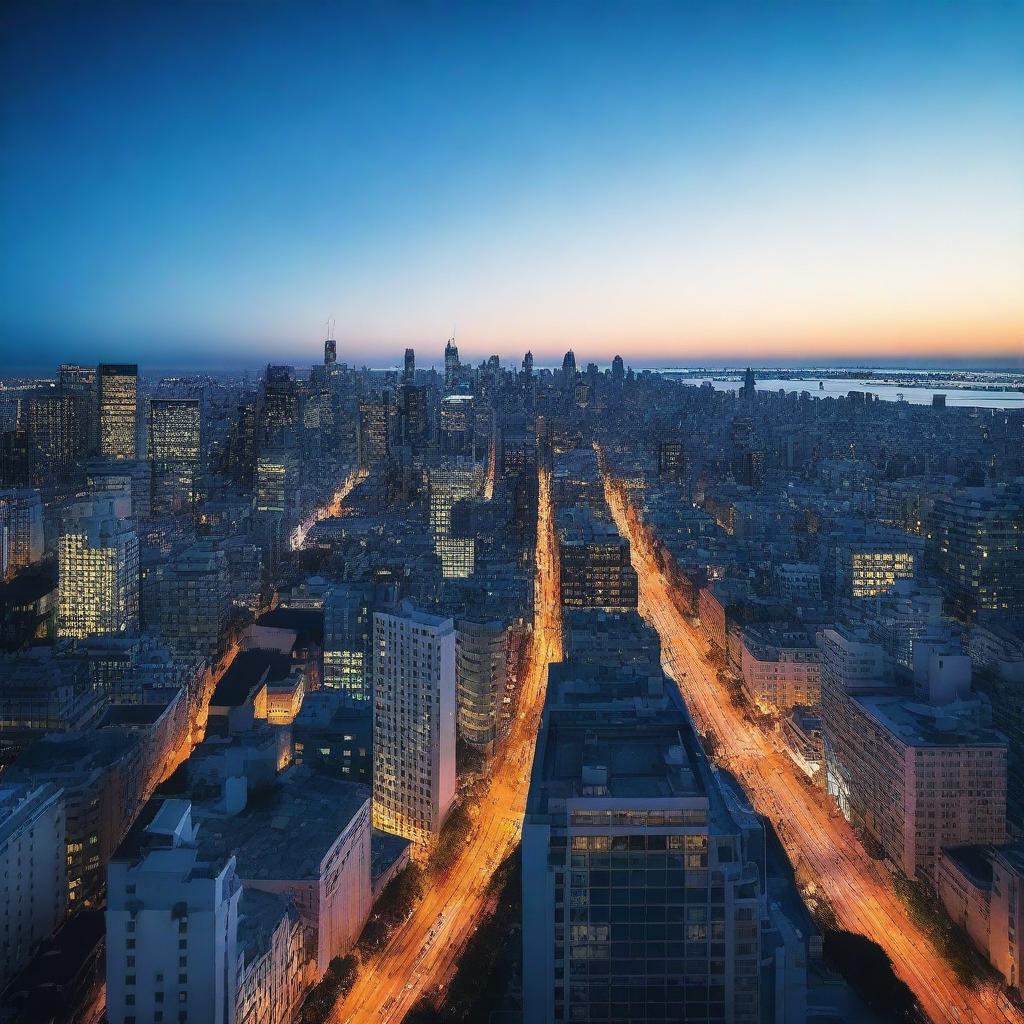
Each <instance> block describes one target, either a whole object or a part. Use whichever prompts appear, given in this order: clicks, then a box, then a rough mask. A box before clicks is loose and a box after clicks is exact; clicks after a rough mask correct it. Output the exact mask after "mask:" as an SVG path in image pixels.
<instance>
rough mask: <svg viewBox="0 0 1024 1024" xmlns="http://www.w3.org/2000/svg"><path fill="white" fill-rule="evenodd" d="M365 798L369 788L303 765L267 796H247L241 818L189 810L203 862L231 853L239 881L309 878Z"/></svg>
mask: <svg viewBox="0 0 1024 1024" xmlns="http://www.w3.org/2000/svg"><path fill="white" fill-rule="evenodd" d="M369 799H370V789H369V787H368V786H363V785H360V784H358V783H354V782H342V781H341V780H339V779H333V778H331V777H329V776H326V775H320V774H317V773H315V772H313V771H311V770H309V769H307V768H304V767H301V766H300V767H293V768H290V769H289V770H288V771H286V772H284V773H282V774H281V775H279V776H278V778H277V782H276V784H275V785H274V786H273V788H272V789H271V790H270V791H269V792H268V793H267V794H266V795H264V794H255V793H254V794H251V795H250V803H249V805H248V806H247V807H246V808H245V810H244V811H242V812H241V813H240V814H236V815H233V816H231V815H227V814H223V813H220V812H218V811H215V810H213V809H212V808H211V807H208V806H200V807H198V808H195V807H194V808H193V814H194V816H195V820H196V821H197V822H198V823H199V848H200V852H201V855H202V856H203V858H204V859H208V860H213V861H217V860H222V859H223V858H224V857H226V856H229V855H230V854H232V853H234V855H235V857H236V858H237V870H238V874H239V876H240V877H241V878H244V879H252V880H278V879H312V878H317V877H318V876H319V873H320V865H321V862H322V861H323V859H324V857H326V856H327V853H328V852H329V851H330V849H331V847H332V846H333V845H334V844H335V842H336V841H337V839H338V837H339V836H340V835H341V833H342V832H343V831H344V830H345V829H346V828H347V827H348V825H349V823H350V822H351V821H352V819H353V818H354V817H355V815H356V814H358V813H359V811H360V810H361V809H362V808H363V807H364V806H366V804H367V803H368V801H369Z"/></svg>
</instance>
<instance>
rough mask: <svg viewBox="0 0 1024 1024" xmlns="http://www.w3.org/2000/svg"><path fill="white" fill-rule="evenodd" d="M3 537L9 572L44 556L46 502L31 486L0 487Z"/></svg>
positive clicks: (0, 534) (0, 524) (0, 576)
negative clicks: (44, 511)
mask: <svg viewBox="0 0 1024 1024" xmlns="http://www.w3.org/2000/svg"><path fill="white" fill-rule="evenodd" d="M0 538H2V539H3V540H4V541H5V542H6V556H7V557H6V562H5V565H6V573H0V579H3V578H6V577H7V576H13V575H14V574H15V573H16V572H18V570H19V569H24V568H25V567H26V566H28V565H34V564H35V563H36V562H39V561H42V558H43V502H42V499H41V498H40V496H39V492H38V491H36V490H33V489H31V488H9V489H7V490H2V491H0Z"/></svg>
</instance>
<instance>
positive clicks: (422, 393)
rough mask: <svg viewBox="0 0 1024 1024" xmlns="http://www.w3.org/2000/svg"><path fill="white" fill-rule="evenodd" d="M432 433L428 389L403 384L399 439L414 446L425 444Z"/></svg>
mask: <svg viewBox="0 0 1024 1024" xmlns="http://www.w3.org/2000/svg"><path fill="white" fill-rule="evenodd" d="M429 433H430V420H429V415H428V407H427V389H426V388H425V387H418V386H417V385H415V384H402V385H401V386H400V387H399V389H398V439H399V443H400V444H408V445H411V446H412V447H413V448H416V447H418V446H419V445H421V444H423V443H424V442H425V441H426V440H427V437H428V435H429Z"/></svg>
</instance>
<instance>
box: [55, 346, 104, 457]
mask: <svg viewBox="0 0 1024 1024" xmlns="http://www.w3.org/2000/svg"><path fill="white" fill-rule="evenodd" d="M57 386H58V387H59V388H60V390H61V391H63V392H64V393H65V394H69V395H78V396H79V397H80V398H81V399H82V407H81V414H82V417H83V425H84V431H85V443H86V447H85V451H86V453H87V454H89V455H92V454H94V453H95V452H96V446H97V445H98V444H99V398H98V393H97V384H96V367H95V366H76V365H75V364H74V363H62V364H61V366H60V368H59V369H58V371H57Z"/></svg>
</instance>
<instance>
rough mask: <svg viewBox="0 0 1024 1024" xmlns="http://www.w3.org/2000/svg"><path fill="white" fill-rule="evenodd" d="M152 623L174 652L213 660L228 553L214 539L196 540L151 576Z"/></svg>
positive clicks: (225, 607)
mask: <svg viewBox="0 0 1024 1024" xmlns="http://www.w3.org/2000/svg"><path fill="white" fill-rule="evenodd" d="M155 590H156V609H155V611H156V616H155V619H153V620H150V621H148V622H147V625H149V626H154V625H155V626H156V627H157V628H158V631H159V633H160V636H161V637H162V639H163V640H164V641H165V642H166V643H167V645H168V646H169V647H170V648H171V649H172V650H173V651H175V652H177V653H178V654H198V655H201V656H202V657H204V658H206V660H207V661H209V662H210V663H211V664H213V663H214V662H215V661H216V660H217V656H218V655H219V654H220V650H221V640H222V638H223V635H224V627H225V625H226V623H227V618H228V613H229V611H230V608H231V598H230V587H229V579H228V564H227V556H226V555H225V554H224V552H223V551H221V550H220V549H219V548H218V547H217V545H216V544H215V543H214V542H213V541H197V542H196V543H195V544H193V545H192V546H191V547H189V548H187V549H186V550H185V551H183V552H181V554H179V555H177V556H176V557H174V558H172V559H171V560H170V561H169V562H168V563H167V564H166V565H164V566H162V567H161V569H160V572H159V576H158V577H157V580H156V585H155Z"/></svg>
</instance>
